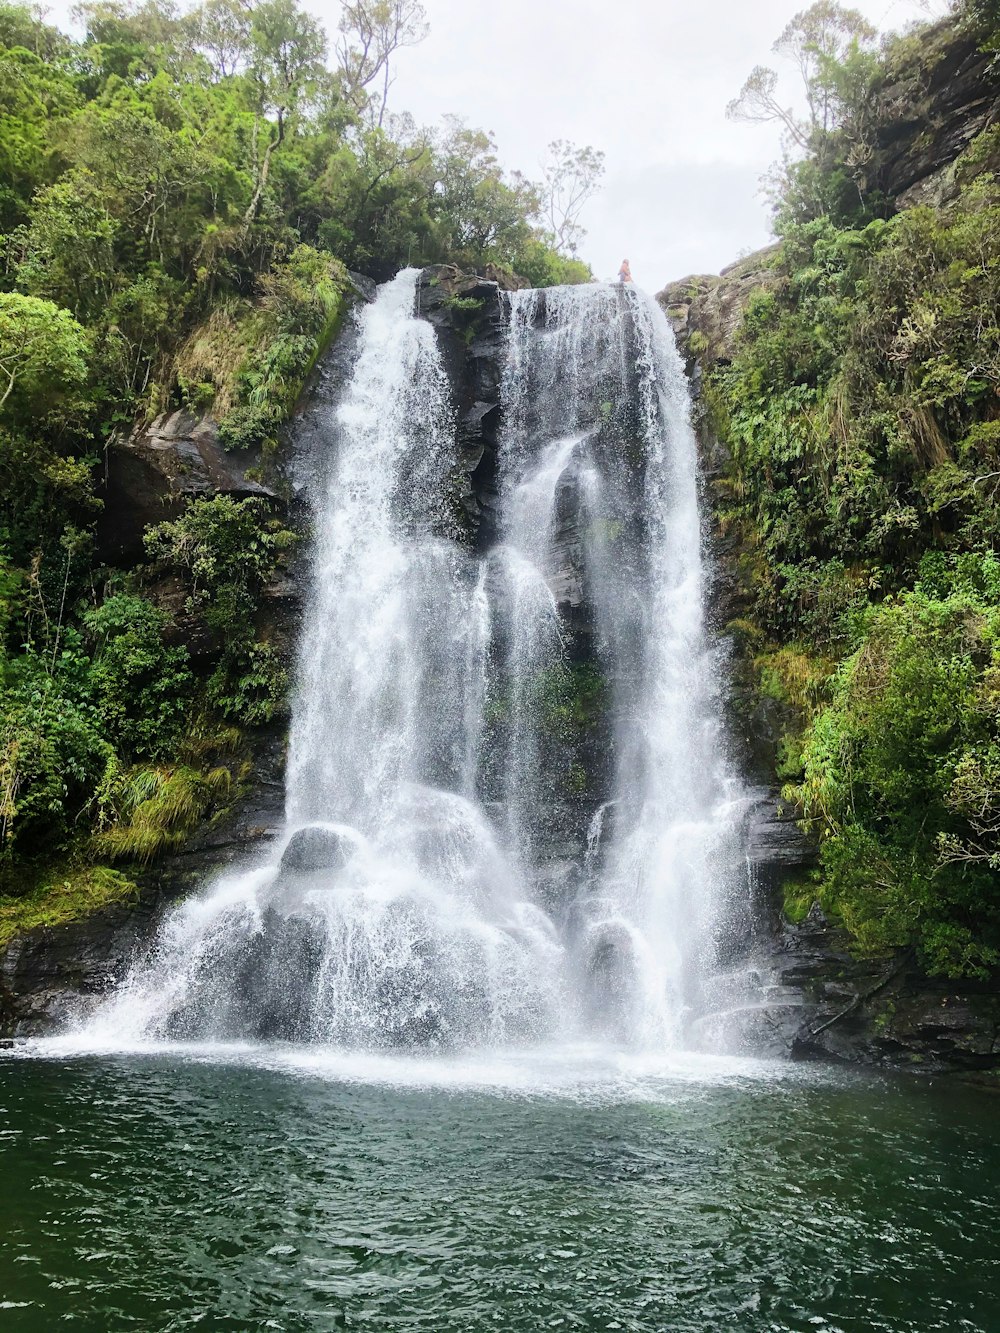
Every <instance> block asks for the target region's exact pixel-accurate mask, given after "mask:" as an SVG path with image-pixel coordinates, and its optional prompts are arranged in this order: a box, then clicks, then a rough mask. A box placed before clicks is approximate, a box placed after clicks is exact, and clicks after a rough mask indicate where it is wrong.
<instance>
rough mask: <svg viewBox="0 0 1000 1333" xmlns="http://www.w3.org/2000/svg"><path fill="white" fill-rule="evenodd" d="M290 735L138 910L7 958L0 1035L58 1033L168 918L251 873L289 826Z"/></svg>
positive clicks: (34, 939) (99, 916)
mask: <svg viewBox="0 0 1000 1333" xmlns="http://www.w3.org/2000/svg"><path fill="white" fill-rule="evenodd" d="M284 740H285V738H284V734H283V731H282V729H281V728H280V727H272V728H269V729H268V730H267V731H266V732H263V733H261V735H260V736H259V737H258V743H257V746H256V750H255V754H254V758H253V760H252V767H251V771H250V773H249V774H248V775H247V778H246V780H245V782H244V784H243V786H244V792H243V795H242V796H241V797H240V798H239V799H238V800H237V801H236V802H235V803H234V804H233V805H232V806H231V807H230V809H229V810H227V811H226V813H225V814H224V815H223V816H222V817H220V818H219V819H217V820H215V821H213V822H212V823H211V824H208V825H206V826H205V827H204V828H202V829H201V830H199V832H198V833H196V834H195V835H194V837H193V838H191V839H190V841H189V842H188V843H187V844H186V845H185V847H184V848H183V849H182V850H181V851H180V852H177V853H176V854H174V855H172V856H169V857H166V858H165V859H164V860H163V861H162V862H159V863H158V864H157V865H155V866H153V867H151V868H150V869H149V870H148V871H146V872H145V873H144V874H142V875H141V876H139V877H138V880H139V885H140V888H141V889H142V893H141V895H140V898H139V901H138V904H137V905H136V906H128V905H116V906H114V907H110V908H108V909H106V910H105V911H102V912H97V913H95V914H94V915H93V916H90V917H87V918H86V919H84V920H82V921H74V922H71V923H69V924H67V925H64V926H54V927H50V928H45V929H40V930H33V931H31V932H29V933H28V934H27V935H23V936H21V937H20V938H18V939H14V940H12V941H11V942H10V943H9V944H8V945H7V946H6V947H5V948H3V949H0V1034H3V1035H8V1036H18V1037H27V1036H36V1035H41V1034H44V1033H46V1032H51V1031H53V1030H55V1029H56V1028H58V1027H59V1026H60V1025H61V1024H62V1023H63V1022H65V1021H66V1020H67V1019H69V1018H71V1017H72V1016H73V1015H74V1014H75V1013H78V1012H81V1011H83V1010H85V1009H86V1008H87V1007H88V1005H89V1004H90V1003H92V1002H93V1001H94V999H95V998H96V997H98V996H100V995H102V994H104V993H106V992H107V991H109V990H110V989H112V987H114V986H115V985H116V984H117V983H118V982H120V981H121V980H122V979H123V978H124V977H125V975H126V974H127V972H128V970H129V968H130V966H131V964H132V963H133V962H134V961H136V960H137V959H138V958H139V957H140V956H141V955H142V954H143V953H145V952H146V951H147V950H148V949H149V947H150V945H151V943H152V941H153V938H154V936H155V933H156V929H157V927H158V925H159V923H160V920H161V918H162V916H163V913H164V911H165V910H166V909H167V908H168V907H169V906H170V905H171V904H172V903H173V902H175V901H176V900H177V899H178V898H179V897H181V896H183V895H184V894H186V893H191V892H193V891H194V890H196V889H198V888H199V887H200V886H201V885H203V884H204V883H205V882H206V881H207V880H209V879H210V878H211V877H212V876H213V875H215V874H218V873H219V872H220V871H223V870H226V869H228V868H229V867H235V866H240V865H246V864H252V863H253V862H254V861H256V860H257V859H258V858H259V857H260V854H261V849H262V848H264V847H266V846H267V845H268V844H269V843H272V842H273V841H274V840H275V839H276V838H277V837H278V835H279V834H280V832H281V830H282V827H283V824H284V808H285V783H284V758H285V757H284Z"/></svg>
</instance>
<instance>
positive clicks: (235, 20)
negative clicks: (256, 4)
mask: <svg viewBox="0 0 1000 1333" xmlns="http://www.w3.org/2000/svg"><path fill="white" fill-rule="evenodd" d="M187 22H188V25H189V28H190V32H191V40H192V43H193V45H194V49H195V50H196V51H199V52H200V53H201V54H202V55H203V56H204V57H205V59H206V60H207V61H208V63H209V65H210V66H211V69H212V73H213V74H214V75H215V77H216V78H218V79H228V78H231V77H232V75H234V74H236V73H238V72H239V71H240V70H243V69H245V68H246V65H247V62H248V60H249V58H250V14H249V11H248V10H247V8H246V6H245V5H243V4H241V3H240V0H207V3H206V4H203V5H201V6H200V7H199V8H198V9H196V10H193V11H192V13H191V14H190V15H189V16H188V19H187Z"/></svg>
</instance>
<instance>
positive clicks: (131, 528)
mask: <svg viewBox="0 0 1000 1333" xmlns="http://www.w3.org/2000/svg"><path fill="white" fill-rule="evenodd" d="M259 464H260V457H259V455H257V454H253V453H249V452H247V451H245V450H242V451H241V450H238V451H232V452H228V451H227V450H225V449H223V447H222V445H221V444H220V443H219V430H218V426H217V424H216V423H215V421H213V419H212V418H211V417H210V416H195V415H194V414H192V413H190V412H184V411H177V412H170V413H164V414H163V415H162V416H159V417H157V418H156V420H155V421H153V422H151V423H150V424H149V425H148V426H139V427H137V428H136V430H135V431H133V433H132V434H131V435H130V436H129V437H128V438H127V439H113V440H112V441H111V442H110V443H109V445H108V447H107V450H106V453H105V463H104V485H103V487H102V495H101V498H102V500H103V501H104V507H103V509H102V511H101V516H100V519H99V522H98V526H97V535H98V542H99V543H100V547H101V553H102V555H103V557H104V558H105V559H106V560H107V561H108V563H110V564H118V565H127V564H130V563H134V562H136V561H138V560H141V559H142V558H143V554H144V553H143V543H142V539H143V533H144V532H145V530H146V528H147V527H148V526H149V525H150V524H152V523H162V522H163V520H164V519H169V518H176V517H177V515H178V514H179V513H180V512H181V510H182V509H183V506H184V504H185V503H186V502H187V501H188V500H191V499H195V498H197V497H201V496H205V497H211V496H213V495H232V496H234V497H235V498H237V499H244V498H246V497H247V496H251V495H256V496H262V497H265V498H268V499H273V498H274V496H275V493H274V491H273V490H272V489H271V488H270V487H268V486H265V485H263V484H262V483H260V482H257V481H252V480H250V479H248V477H247V473H248V471H250V470H251V469H253V468H256V467H257V466H258V465H259Z"/></svg>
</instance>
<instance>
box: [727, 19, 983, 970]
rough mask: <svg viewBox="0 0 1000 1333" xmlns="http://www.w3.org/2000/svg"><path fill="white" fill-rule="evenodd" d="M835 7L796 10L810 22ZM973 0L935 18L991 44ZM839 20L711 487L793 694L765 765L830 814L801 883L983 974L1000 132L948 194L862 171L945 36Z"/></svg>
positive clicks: (734, 386)
mask: <svg viewBox="0 0 1000 1333" xmlns="http://www.w3.org/2000/svg"><path fill="white" fill-rule="evenodd" d="M980 8H981V9H985V8H987V7H986V6H982V7H980ZM838 12H839V13H840V14H842V13H843V12H842V11H837V10H836V6H830V5H828V4H825V3H824V4H821V5H817V6H814V7H813V10H811V11H807V16H806V17H807V18H808V16H809V15H811V16H812V18H811V20H809V21H807V22H806V23H805V24H800V27H804V28H806V29H809V30H810V32H811V33H812V36H811V38H810V40H812V41H813V42H814V43H815V41H816V37H815V22H819V21H820V20H823V21H830V19H831V15H834V17H836V14H837V13H838ZM802 17H803V16H800V18H802ZM994 18H995V15H994ZM981 19H982V15H981V14H980V12H979V10H975V9H973V8H968V9H962V10H960V11H959V12H958V13H957V14H956V15H955V16H954V17H953V18H952V20H950V25H951V26H950V27H949V26H948V25H945V28H944V33H945V36H946V37H948V36H949V34H950V40H952V41H955V40H961V39H962V37H964V36H966V35H967V34H968V32H969V31H970V29H974V30H975V31H976V32H977V33H978V36H979V39H980V40H981V41H983V42H990V41H993V42H994V44H995V35H994V34H992V31H991V29H990V28H989V25H988V24H984V23H983V22H982V21H981ZM837 22H838V23H840V24H841V27H840V28H839V29H838V31H843V24H842V21H841V20H840V19H838V20H837ZM810 23H813V27H812V28H810ZM977 24H978V27H977V26H976V25H977ZM849 26H851V28H852V35H851V39H850V41H849V42H848V43H847V44H846V46H842V47H841V48H840V50H839V54H837V53H836V52H835V53H834V54H832V55H824V56H823V58H822V59H818V60H817V61H816V63H815V64H814V67H813V75H812V77H813V78H814V79H815V80H816V81H817V86H816V87H814V90H813V91H814V94H815V101H816V104H817V105H819V104H820V103H823V105H825V106H827V107H829V106H830V105H832V106H833V107H834V112H833V113H832V114H831V116H830V117H829V119H828V120H827V121H826V123H824V124H822V125H820V124H816V123H814V124H812V125H811V127H810V128H809V131H808V133H807V134H806V135H805V139H804V144H805V147H806V152H805V155H804V156H803V157H802V158H801V159H799V160H797V161H794V162H790V163H786V166H785V169H784V172H783V181H782V186H781V190H780V193H779V198H778V212H777V217H778V231H779V234H780V236H781V241H782V244H781V247H780V251H779V252H778V254H777V257H776V259H775V266H774V274H773V278H772V280H771V281H770V282H769V283H768V284H767V285H766V286H764V287H762V288H761V289H759V290H758V291H757V292H755V293H754V295H753V296H752V298H751V299H750V301H749V304H748V307H747V309H746V311H745V314H744V317H743V322H742V326H741V329H740V332H739V336H738V345H737V348H736V351H735V355H734V356H733V358H732V360H731V363H729V364H727V365H723V366H720V367H719V368H717V370H716V371H715V372H714V374H713V376H712V380H711V383H710V386H709V392H708V397H709V402H710V405H711V410H712V413H713V415H714V418H715V425H716V426H717V428H718V430H719V432H720V433H721V435H722V436H723V437H724V438H725V440H726V441H727V442H728V444H729V446H730V449H731V465H730V467H729V470H728V475H727V477H726V478H725V480H724V482H723V487H724V494H723V496H722V499H721V500H720V505H719V509H720V516H721V519H722V522H723V523H724V524H725V525H726V526H727V527H729V528H730V529H731V530H733V531H735V532H736V533H738V534H739V536H740V538H741V548H742V550H743V551H744V553H745V554H744V574H745V581H746V586H747V588H748V594H749V597H750V606H749V612H748V616H747V620H746V623H745V624H743V625H741V626H740V627H739V628H740V629H741V630H742V632H743V633H744V635H745V636H747V638H748V640H749V641H750V642H751V643H753V644H754V645H755V654H756V660H757V666H758V669H759V678H760V681H761V684H762V687H763V689H764V691H765V692H766V693H770V694H772V695H773V696H775V697H777V698H778V699H780V700H782V701H783V702H784V703H785V704H788V705H792V706H793V707H794V709H795V712H796V715H797V721H796V723H794V724H793V725H792V726H790V728H789V729H788V731H787V734H786V735H785V737H784V741H783V745H782V753H781V769H782V772H781V776H782V777H783V778H784V779H785V780H786V782H787V783H788V787H787V796H788V797H789V798H790V799H791V800H793V801H795V802H796V803H797V804H798V806H799V808H800V810H801V812H802V814H803V815H804V817H805V818H806V820H807V821H809V823H810V825H811V826H812V827H813V828H814V829H815V830H816V831H817V832H818V833H819V834H820V835H821V837H822V840H823V841H822V866H821V871H820V872H819V877H818V881H817V884H816V885H815V886H813V891H814V892H815V893H818V895H819V897H820V899H821V901H822V902H823V904H824V905H825V906H826V907H827V908H828V909H829V910H831V911H833V912H835V913H837V914H839V916H840V917H841V918H842V919H843V920H844V921H845V922H846V924H847V925H848V926H849V927H850V928H851V930H852V931H853V932H854V934H855V936H856V938H857V940H858V942H859V944H860V945H861V946H862V947H864V948H866V949H869V950H873V951H876V952H881V951H885V950H888V949H891V948H895V947H902V946H908V947H909V946H912V947H915V948H916V950H917V951H918V954H919V957H920V959H921V961H922V962H923V964H924V965H925V966H926V967H928V968H929V969H930V970H932V971H935V972H943V973H947V974H953V975H958V974H963V973H974V974H980V975H982V974H984V973H985V972H987V971H989V970H990V969H991V968H993V967H994V966H995V965H997V964H998V963H1000V879H998V871H1000V837H998V835H1000V694H998V681H1000V674H998V668H1000V657H998V655H997V653H998V638H997V634H998V630H1000V566H998V564H997V561H996V558H995V556H994V554H993V553H994V550H995V548H996V546H997V544H998V541H1000V180H998V177H997V174H996V168H997V166H998V164H1000V134H998V132H997V130H996V129H987V130H986V131H985V132H984V133H983V134H982V135H980V137H979V138H978V139H977V140H976V141H974V142H973V143H972V144H971V146H970V147H969V149H968V150H967V151H966V152H965V154H964V155H963V156H962V157H961V158H960V159H959V161H958V162H957V163H956V164H955V167H954V175H953V181H954V184H953V186H952V188H951V189H950V191H949V195H950V197H948V198H947V199H946V202H944V203H943V204H941V205H940V206H937V207H932V206H930V205H926V204H924V205H915V206H912V207H908V208H903V209H901V210H897V209H895V207H894V206H893V204H892V201H891V200H886V199H885V198H883V197H882V196H880V195H879V194H878V193H877V191H872V192H870V193H869V192H866V180H867V179H868V177H867V176H866V170H867V164H868V159H867V158H866V157H865V155H864V154H863V153H860V152H858V151H857V148H858V144H859V142H860V139H859V137H858V136H859V134H860V132H861V131H860V129H859V127H860V126H862V125H863V126H864V130H865V133H866V134H867V136H868V142H876V141H877V140H878V137H879V133H880V131H881V130H882V129H884V128H885V124H886V122H884V121H879V119H878V117H877V115H875V112H874V111H873V108H874V107H877V106H878V99H877V96H876V94H877V92H878V89H879V88H880V87H881V86H883V85H884V84H885V82H886V81H887V80H888V79H889V78H890V77H897V78H898V77H899V76H900V71H901V69H902V71H903V73H904V74H905V75H906V77H905V78H902V79H901V82H900V85H899V86H900V87H901V88H903V89H906V88H907V87H908V88H910V89H916V90H918V91H919V90H920V89H921V88H922V87H924V86H926V84H927V83H930V82H932V74H933V70H932V69H930V68H925V67H924V65H923V64H922V62H924V61H928V60H930V61H931V62H933V60H935V59H939V58H941V52H942V50H943V51H945V52H947V51H948V49H949V48H948V42H947V41H945V42H943V43H942V41H941V40H940V38H941V33H942V29H941V28H940V27H939V28H937V29H935V30H934V32H935V34H936V37H937V39H938V40H937V41H936V42H926V41H924V40H923V38H924V36H925V35H926V34H917V35H916V37H915V36H913V35H910V36H907V37H904V38H901V39H898V40H897V42H896V43H894V44H890V45H888V46H887V47H886V48H885V49H883V51H882V52H881V53H880V54H873V53H872V51H871V49H870V43H868V42H866V41H864V40H862V39H863V38H864V37H865V35H866V34H865V33H864V31H860V32H859V30H858V27H857V25H856V24H853V23H852V24H851V25H849ZM956 31H957V33H958V34H959V35H958V37H956ZM814 50H815V47H814ZM928 52H930V54H928ZM862 66H863V68H862ZM824 90H825V91H824ZM831 90H833V91H831ZM834 92H835V93H836V96H834ZM745 96H746V90H744V97H745ZM823 96H826V98H827V100H826V102H823ZM900 97H902V94H901V93H899V91H898V89H897V95H896V99H895V102H894V104H893V108H892V114H893V115H894V116H895V117H897V118H898V121H900V122H905V121H906V118H907V115H908V114H909V111H908V107H907V105H906V104H905V103H902V104H901V102H900V100H899V99H900ZM745 109H746V108H745V106H744V107H743V110H744V111H745ZM852 163H853V164H854V165H853V167H852V165H851V164H852ZM845 182H847V183H848V184H849V185H850V189H847V188H846V187H845ZM810 896H811V895H810Z"/></svg>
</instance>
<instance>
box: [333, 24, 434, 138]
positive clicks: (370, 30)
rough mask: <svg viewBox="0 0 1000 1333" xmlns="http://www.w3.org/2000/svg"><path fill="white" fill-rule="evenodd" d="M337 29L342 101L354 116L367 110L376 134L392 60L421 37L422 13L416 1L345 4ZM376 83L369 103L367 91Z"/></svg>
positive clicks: (424, 28) (423, 31)
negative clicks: (352, 107) (376, 85)
mask: <svg viewBox="0 0 1000 1333" xmlns="http://www.w3.org/2000/svg"><path fill="white" fill-rule="evenodd" d="M339 27H340V33H341V37H340V41H339V42H338V43H337V59H338V60H339V61H340V68H341V70H342V73H343V78H344V87H345V94H346V96H347V99H348V101H349V102H350V103H351V104H352V105H353V106H354V109H355V110H356V111H357V113H358V115H361V114H362V113H363V112H365V111H366V110H367V111H368V113H369V115H370V117H371V120H372V123H373V124H375V125H377V126H378V127H379V128H380V129H381V127H382V124H383V121H384V120H385V111H386V105H387V103H388V101H389V89H390V88H391V87H392V84H393V73H392V57H393V56H394V55H395V53H396V52H397V51H398V50H399V49H400V47H403V46H417V45H418V44H419V43H420V42H422V41H423V40H424V38H425V37H426V36H427V33H428V31H429V28H428V24H427V20H426V14H425V11H424V7H423V5H422V4H421V3H420V0H348V2H347V3H345V5H344V12H343V14H342V16H341V19H340V24H339ZM379 82H381V88H380V89H379V90H378V92H377V94H376V95H375V96H374V97H373V96H372V95H371V94H370V93H369V92H368V89H369V88H370V87H372V85H373V84H376V83H379Z"/></svg>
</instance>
